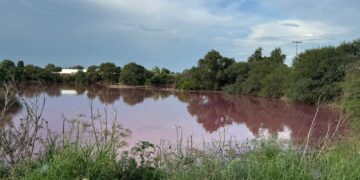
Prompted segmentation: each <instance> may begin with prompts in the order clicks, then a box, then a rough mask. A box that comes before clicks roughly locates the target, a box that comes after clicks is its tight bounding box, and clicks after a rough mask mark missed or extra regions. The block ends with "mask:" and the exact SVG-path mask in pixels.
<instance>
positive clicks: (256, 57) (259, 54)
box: [248, 47, 263, 63]
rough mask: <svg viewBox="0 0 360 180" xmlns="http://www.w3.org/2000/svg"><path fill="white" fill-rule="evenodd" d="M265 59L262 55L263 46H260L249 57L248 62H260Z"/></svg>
mask: <svg viewBox="0 0 360 180" xmlns="http://www.w3.org/2000/svg"><path fill="white" fill-rule="evenodd" d="M261 60H263V55H262V48H261V47H259V48H257V49H256V50H255V52H254V53H253V54H252V55H251V56H250V57H249V58H248V62H249V63H253V62H259V61H261Z"/></svg>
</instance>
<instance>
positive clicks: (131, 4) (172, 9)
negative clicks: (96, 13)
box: [89, 0, 231, 25]
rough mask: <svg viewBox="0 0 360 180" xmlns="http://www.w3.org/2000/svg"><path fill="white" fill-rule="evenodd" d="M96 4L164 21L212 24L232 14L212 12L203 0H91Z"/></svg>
mask: <svg viewBox="0 0 360 180" xmlns="http://www.w3.org/2000/svg"><path fill="white" fill-rule="evenodd" d="M89 2H92V3H94V4H96V5H99V6H101V7H103V8H107V9H108V10H111V11H113V12H115V13H116V12H118V13H125V14H128V15H129V16H133V17H137V18H141V19H146V20H150V21H158V22H162V23H169V22H174V21H175V22H182V23H194V24H195V23H198V24H203V25H212V24H218V23H222V24H224V23H228V22H230V21H231V16H226V15H219V14H215V13H212V12H210V11H209V10H208V9H207V8H204V7H203V6H201V5H200V4H201V2H202V1H196V0H195V1H186V0H185V1H174V0H142V1H141V2H139V1H133V0H89Z"/></svg>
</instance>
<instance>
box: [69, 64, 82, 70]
mask: <svg viewBox="0 0 360 180" xmlns="http://www.w3.org/2000/svg"><path fill="white" fill-rule="evenodd" d="M69 68H70V69H79V70H83V69H84V66H81V65H75V66H71V67H69Z"/></svg>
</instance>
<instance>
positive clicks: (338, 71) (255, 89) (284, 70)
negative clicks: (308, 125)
mask: <svg viewBox="0 0 360 180" xmlns="http://www.w3.org/2000/svg"><path fill="white" fill-rule="evenodd" d="M285 59H286V55H285V54H283V53H282V51H281V49H280V48H275V49H274V50H273V51H272V52H271V54H270V56H264V55H263V54H262V48H258V49H256V50H255V52H254V53H253V54H252V55H251V56H250V57H249V58H248V61H247V62H236V61H235V60H234V59H231V58H228V57H224V56H222V55H221V54H220V53H219V52H218V51H215V50H212V51H210V52H208V53H207V54H206V55H205V56H204V57H203V58H201V59H200V60H199V61H198V63H197V65H196V66H194V67H192V68H190V69H187V70H184V71H183V72H182V73H180V74H175V73H172V72H170V71H169V70H168V69H165V68H162V69H160V68H158V67H155V68H153V69H152V70H147V69H146V68H145V67H143V66H141V65H138V64H136V63H129V64H127V65H125V66H124V67H122V68H121V67H118V66H116V65H115V64H114V63H109V62H108V63H102V64H100V65H99V66H90V67H88V68H87V71H86V72H83V71H79V72H78V73H76V74H75V75H60V74H59V73H58V72H60V71H61V67H58V66H55V65H53V64H49V65H47V66H46V67H44V68H41V67H37V66H34V65H24V63H23V62H22V61H19V62H18V63H17V65H15V63H14V62H12V61H10V60H4V61H3V62H2V63H1V64H0V80H6V79H10V78H12V77H15V80H19V81H29V80H30V81H46V82H76V83H88V84H93V83H98V82H105V83H118V82H120V83H122V84H126V85H150V86H161V85H174V86H176V88H177V89H182V90H213V91H225V92H228V93H239V94H245V95H253V96H263V97H274V98H280V97H286V98H288V99H290V100H293V101H298V102H306V103H316V102H318V101H322V102H324V101H325V102H326V101H333V100H335V99H340V98H341V95H342V94H343V93H344V92H345V91H346V90H345V89H344V88H345V87H346V88H348V87H349V86H350V85H346V86H345V84H349V83H348V82H345V81H350V80H348V79H349V77H352V79H359V77H358V75H350V74H349V73H350V72H353V71H356V70H357V69H356V68H358V67H359V60H360V40H355V41H353V42H347V43H342V44H341V45H339V46H337V47H333V46H327V47H322V48H317V49H310V50H306V51H305V52H303V53H301V54H299V56H298V57H296V58H295V59H294V60H293V65H292V66H291V67H288V66H287V65H286V64H284V61H285ZM354 67H355V70H351V69H350V68H354ZM73 68H77V69H83V67H82V66H75V67H73ZM347 72H348V73H347ZM347 74H349V75H347ZM347 76H349V77H348V78H346V77H347ZM353 76H355V77H353ZM353 88H354V87H353ZM354 89H356V90H357V89H359V87H355V88H354ZM349 91H350V90H349ZM351 92H354V90H351ZM357 93H358V92H357ZM348 96H349V95H348ZM355 96H356V95H355ZM349 97H352V96H349ZM356 97H358V96H356Z"/></svg>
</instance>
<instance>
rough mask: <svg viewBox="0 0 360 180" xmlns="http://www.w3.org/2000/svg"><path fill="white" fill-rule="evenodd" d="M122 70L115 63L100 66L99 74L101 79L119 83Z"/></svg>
mask: <svg viewBox="0 0 360 180" xmlns="http://www.w3.org/2000/svg"><path fill="white" fill-rule="evenodd" d="M120 72H121V68H120V67H117V66H116V65H115V64H114V63H110V62H107V63H102V64H100V66H99V69H98V73H99V75H100V77H101V78H102V79H103V80H104V81H107V82H118V80H119V75H120Z"/></svg>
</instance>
